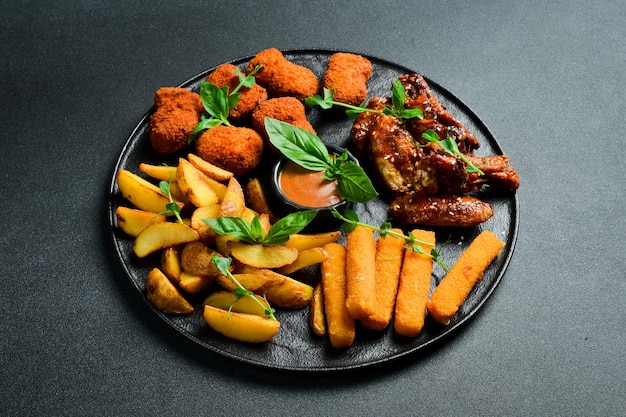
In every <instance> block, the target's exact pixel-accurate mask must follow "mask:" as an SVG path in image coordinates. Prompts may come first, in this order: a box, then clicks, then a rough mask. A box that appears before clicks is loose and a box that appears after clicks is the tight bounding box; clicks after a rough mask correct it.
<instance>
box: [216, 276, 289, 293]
mask: <svg viewBox="0 0 626 417" xmlns="http://www.w3.org/2000/svg"><path fill="white" fill-rule="evenodd" d="M233 277H234V278H235V279H236V280H237V282H239V284H241V285H242V286H243V287H244V288H245V289H247V290H248V291H252V292H254V293H256V294H259V295H263V289H264V288H269V287H272V286H277V285H280V284H282V282H283V278H282V276H280V275H275V276H265V275H262V274H255V273H237V274H233ZM217 284H218V285H219V286H220V287H222V288H224V289H225V290H228V291H235V290H236V289H237V284H235V283H234V282H233V280H232V279H231V278H230V277H227V276H225V275H220V276H219V277H217Z"/></svg>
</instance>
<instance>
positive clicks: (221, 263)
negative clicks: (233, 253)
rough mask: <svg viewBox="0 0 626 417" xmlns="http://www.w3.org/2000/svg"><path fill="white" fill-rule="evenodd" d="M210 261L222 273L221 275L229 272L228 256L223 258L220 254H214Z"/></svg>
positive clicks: (229, 261)
mask: <svg viewBox="0 0 626 417" xmlns="http://www.w3.org/2000/svg"><path fill="white" fill-rule="evenodd" d="M211 263H213V265H215V266H216V267H217V269H218V270H219V271H220V272H221V273H222V275H228V274H230V271H229V268H230V263H231V259H230V258H224V257H222V256H217V255H216V256H213V257H212V258H211Z"/></svg>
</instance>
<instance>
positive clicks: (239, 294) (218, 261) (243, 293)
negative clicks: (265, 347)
mask: <svg viewBox="0 0 626 417" xmlns="http://www.w3.org/2000/svg"><path fill="white" fill-rule="evenodd" d="M211 262H212V263H213V265H215V266H216V267H217V269H219V271H220V272H221V273H222V274H223V275H224V276H227V277H228V278H230V279H231V280H232V281H233V282H234V283H235V285H236V286H237V288H235V290H234V291H233V294H235V297H236V300H235V302H234V303H233V304H231V305H230V307H229V308H228V313H229V314H230V311H231V310H232V308H233V306H234V305H235V303H237V301H239V300H240V299H242V298H243V297H250V298H252V299H253V300H254V301H255V302H256V303H258V304H259V305H260V306H261V307H263V310H264V311H265V315H266V316H267V317H269V318H270V319H272V320H276V316H274V313H275V312H276V310H274V309H273V308H271V307H270V308H267V307H266V306H265V305H263V303H262V302H261V301H259V299H258V298H256V297H255V296H254V293H253V292H252V291H249V290H247V289H246V288H245V287H244V286H243V285H241V283H240V282H239V281H238V280H237V278H235V277H234V275H233V274H231V273H230V269H229V268H230V264H231V262H232V259H230V258H224V257H222V256H213V257H212V258H211ZM263 298H264V299H265V302H266V303H267V305H268V306H269V305H270V303H269V302H268V301H267V298H265V296H264V297H263Z"/></svg>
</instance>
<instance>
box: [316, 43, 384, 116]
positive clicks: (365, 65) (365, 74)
mask: <svg viewBox="0 0 626 417" xmlns="http://www.w3.org/2000/svg"><path fill="white" fill-rule="evenodd" d="M371 76H372V63H371V62H370V61H369V60H368V59H367V58H365V57H363V56H361V55H355V54H349V53H345V52H338V53H336V54H333V55H331V57H330V58H329V59H328V65H327V68H326V72H325V73H324V77H323V78H322V84H323V86H324V87H325V88H328V89H329V90H331V91H332V92H333V97H334V99H335V101H339V102H341V103H347V104H352V105H353V106H359V105H360V104H361V103H363V102H364V101H365V99H366V98H367V81H368V80H369V79H370V77H371Z"/></svg>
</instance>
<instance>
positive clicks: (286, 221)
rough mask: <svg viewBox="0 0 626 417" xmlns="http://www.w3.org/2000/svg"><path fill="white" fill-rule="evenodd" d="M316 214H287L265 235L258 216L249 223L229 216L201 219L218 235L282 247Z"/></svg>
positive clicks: (301, 212) (306, 212) (314, 212)
mask: <svg viewBox="0 0 626 417" xmlns="http://www.w3.org/2000/svg"><path fill="white" fill-rule="evenodd" d="M316 214H317V211H315V210H305V211H299V212H295V213H291V214H288V215H287V216H285V217H283V218H282V219H280V220H278V221H277V222H276V223H274V225H272V227H271V228H270V230H269V231H268V232H267V234H265V233H264V232H263V228H262V227H261V222H260V221H259V218H258V216H254V218H253V219H252V221H251V222H250V223H248V222H247V221H246V220H245V219H242V218H241V217H231V216H224V217H217V218H215V219H203V220H202V221H204V222H205V223H206V224H208V225H209V226H211V228H212V229H213V231H214V232H215V233H217V234H218V235H230V236H233V237H236V238H238V239H240V240H242V241H244V242H247V243H256V244H261V245H282V244H283V243H285V242H286V241H287V240H289V236H291V235H292V234H294V233H298V232H300V231H301V230H302V229H304V228H305V227H306V226H307V225H308V224H309V223H311V221H312V220H313V218H314V217H315V215H316Z"/></svg>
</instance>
